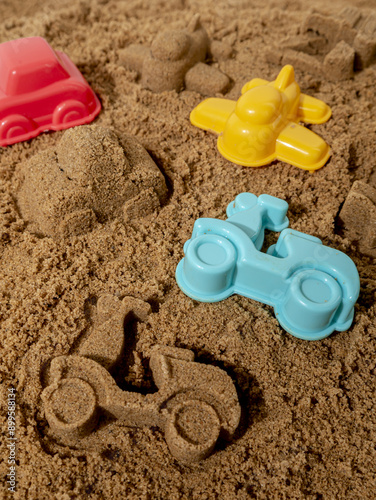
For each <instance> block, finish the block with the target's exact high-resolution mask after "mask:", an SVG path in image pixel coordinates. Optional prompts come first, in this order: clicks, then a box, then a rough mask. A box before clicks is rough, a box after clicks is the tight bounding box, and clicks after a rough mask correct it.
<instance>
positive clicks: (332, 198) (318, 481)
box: [0, 0, 376, 500]
mask: <svg viewBox="0 0 376 500" xmlns="http://www.w3.org/2000/svg"><path fill="white" fill-rule="evenodd" d="M351 4H352V5H357V6H360V7H364V8H376V4H375V2H374V1H373V0H371V1H370V0H368V1H362V0H354V1H352V2H351ZM345 5H348V3H347V2H346V1H345V0H333V1H332V2H330V4H329V3H328V2H326V1H323V0H312V1H311V2H309V6H310V7H315V8H317V9H319V10H320V12H328V11H329V12H332V13H335V12H338V11H339V10H340V9H341V8H342V7H343V6H345ZM197 12H198V13H200V15H201V21H202V23H203V25H204V26H205V28H206V30H207V31H208V34H209V36H210V38H211V39H214V40H218V41H224V42H226V43H228V44H230V45H232V46H233V49H234V57H233V58H230V59H227V60H222V61H220V62H219V63H214V65H215V66H217V67H218V68H219V69H220V70H221V71H222V72H223V73H225V74H227V75H228V76H229V77H230V78H231V80H232V89H231V90H230V91H229V94H228V96H229V97H230V98H237V97H238V96H239V93H240V89H241V87H242V85H243V84H244V83H245V82H246V81H248V80H250V79H251V78H253V77H263V78H266V79H273V78H274V77H275V76H276V75H277V73H278V71H279V69H280V67H279V66H277V65H273V64H272V63H269V62H267V59H266V53H267V51H268V49H269V48H270V46H271V45H276V44H278V41H279V40H280V39H282V38H284V37H286V36H287V35H294V34H296V33H297V31H298V28H299V26H300V25H301V23H302V20H303V19H304V17H305V15H306V3H305V2H303V1H302V0H301V1H299V0H273V1H267V2H265V1H264V0H253V1H242V0H231V1H220V2H219V1H218V0H206V1H205V2H198V1H195V0H192V1H189V2H184V1H181V0H173V1H170V2H168V1H163V0H156V1H154V2H147V1H144V0H133V1H129V2H116V1H114V0H109V1H106V0H94V1H92V2H89V1H78V0H68V1H67V2H65V6H64V7H63V6H61V4H60V3H59V2H56V1H54V2H52V1H51V0H45V1H41V0H38V1H31V2H27V5H26V6H25V4H24V1H22V2H21V1H19V0H18V1H14V2H10V1H7V2H3V3H2V5H1V6H0V14H1V24H0V41H1V42H3V41H6V40H8V39H13V38H18V37H23V36H32V35H41V36H43V37H45V38H46V39H47V40H48V41H49V42H50V43H51V44H52V46H53V47H54V48H55V49H59V50H63V51H65V52H66V53H68V54H69V56H70V57H71V58H72V60H73V61H74V62H75V63H76V64H77V65H78V67H79V68H80V70H81V71H82V72H83V74H84V76H85V77H86V79H87V80H88V81H89V83H90V84H91V85H92V87H93V88H94V90H95V91H96V92H97V93H98V94H99V96H100V98H101V100H102V103H103V111H102V112H101V114H100V115H99V117H98V119H97V120H96V123H97V124H99V125H101V126H103V127H112V128H113V130H114V131H115V132H116V133H117V134H118V135H119V136H122V135H134V136H135V137H136V138H137V139H138V140H139V141H140V143H141V144H142V145H143V146H144V147H145V148H146V149H147V151H148V152H149V153H150V155H151V156H152V158H153V160H154V161H155V162H156V164H157V165H158V167H159V168H160V170H161V171H162V172H163V174H164V176H165V179H166V182H167V186H168V190H169V192H168V196H167V197H166V198H165V199H164V200H163V202H162V206H161V207H159V208H158V207H157V208H155V211H154V213H153V214H152V215H149V216H147V217H145V218H143V219H137V220H135V219H134V220H131V221H128V222H127V223H126V224H125V223H124V220H123V219H122V218H121V217H117V216H115V217H114V218H111V219H110V220H107V221H104V222H100V223H98V224H96V225H94V229H93V230H92V231H89V232H87V233H85V234H81V235H77V236H73V237H70V238H68V239H67V240H65V241H60V240H57V239H53V238H51V237H42V236H41V235H38V234H36V233H34V232H31V230H30V228H28V227H27V225H26V222H25V221H24V220H23V219H22V218H21V215H20V211H19V208H18V206H17V203H16V194H17V192H18V190H19V189H20V183H21V180H22V175H21V174H22V165H23V164H24V162H25V161H26V160H28V159H29V158H31V157H32V156H33V155H35V154H36V153H42V152H43V151H47V150H54V148H57V147H58V146H57V145H58V143H59V141H60V139H61V138H62V136H63V132H57V133H49V134H42V135H40V136H39V137H37V138H36V139H33V140H32V141H30V142H27V143H23V144H16V145H14V146H12V147H9V148H6V149H2V150H1V152H0V184H1V198H0V204H1V206H0V242H1V247H0V252H1V262H0V294H1V302H0V318H1V333H0V335H1V336H0V359H1V361H0V364H1V385H0V387H1V415H0V421H1V428H2V431H3V435H4V437H5V438H6V437H8V431H7V420H6V417H7V406H6V401H7V394H8V388H9V387H15V388H16V389H17V398H16V402H17V404H16V415H17V421H16V435H17V439H18V441H17V448H16V460H17V462H16V463H17V465H16V473H17V481H16V482H17V484H16V493H15V494H13V493H10V492H8V491H7V487H8V485H7V483H6V474H8V473H9V464H8V458H9V453H10V452H9V450H10V448H8V447H7V444H8V441H6V439H2V440H1V464H0V473H1V486H0V488H1V489H0V496H1V497H2V498H11V497H12V496H14V498H30V499H51V498H56V499H62V500H63V499H64V500H65V499H69V498H79V499H82V498H91V499H102V498H116V499H118V498H127V499H128V498H134V499H141V498H143V499H147V498H161V499H175V498H176V499H177V498H192V499H212V498H221V499H222V498H223V499H234V498H265V499H270V498H289V499H290V498H293V499H295V498H296V499H303V498H304V499H305V498H310V499H311V498H312V499H320V498H324V499H332V498H340V499H374V498H375V496H376V494H375V491H376V465H375V464H376V408H375V405H376V378H375V376H376V361H375V352H376V327H375V288H376V287H375V285H376V267H375V261H374V260H373V259H371V258H369V257H366V256H365V255H363V254H361V253H360V252H359V250H358V249H357V247H355V246H354V245H353V244H352V243H351V242H350V241H349V240H348V239H346V238H345V237H344V234H343V233H342V230H341V229H340V227H339V226H338V224H337V216H338V213H339V210H340V208H341V206H342V204H343V202H344V200H345V198H346V196H347V194H348V192H349V190H350V188H351V185H352V183H353V182H354V181H355V180H359V181H363V182H371V181H372V180H373V181H374V180H375V178H376V176H375V174H374V173H373V171H374V167H375V130H376V98H375V91H374V88H375V75H376V71H375V67H372V66H370V67H369V68H367V69H365V70H363V71H361V72H359V73H356V74H355V77H354V78H353V79H350V80H345V81H341V82H338V83H336V82H335V81H334V82H327V81H325V80H324V79H323V78H320V77H318V76H312V75H310V74H309V73H308V72H303V71H297V72H296V77H297V81H298V83H299V84H300V86H301V89H302V91H303V92H305V93H308V94H310V95H314V96H316V97H318V98H321V99H323V100H324V101H325V102H327V103H328V104H329V105H330V106H331V107H332V110H333V117H332V118H331V120H330V121H328V122H327V123H326V124H324V125H320V126H312V129H313V130H315V131H316V132H317V133H318V134H319V135H320V136H322V137H323V138H324V139H325V140H326V141H327V142H328V143H329V144H330V145H331V147H332V150H333V155H332V158H331V159H330V161H329V163H328V164H327V165H326V166H325V167H324V168H322V169H321V170H319V171H317V172H315V173H314V174H312V175H310V174H309V173H308V172H305V171H302V170H299V169H297V168H295V167H292V166H288V165H286V164H283V163H280V162H274V163H273V164H272V165H270V166H267V167H263V168H258V169H252V168H242V167H239V166H235V165H232V164H230V163H229V162H227V161H226V160H225V159H224V158H222V157H221V156H220V155H219V154H218V152H217V149H216V147H215V141H216V139H215V137H214V136H211V135H209V134H206V133H204V132H203V131H201V130H198V129H196V128H194V127H192V126H191V125H190V123H189V119H188V117H189V112H190V111H191V110H192V108H193V107H194V106H195V105H197V104H198V103H199V102H200V101H201V100H202V96H200V95H199V94H197V93H194V92H190V91H182V92H181V93H176V92H175V91H171V92H165V93H162V94H153V93H151V92H150V91H148V90H144V89H142V88H141V86H140V85H139V82H138V81H137V80H136V73H135V72H134V71H131V70H127V69H125V68H124V67H122V66H121V65H120V64H119V54H120V53H121V50H122V49H124V48H125V47H126V46H128V45H129V44H131V43H137V44H145V45H148V46H150V44H151V42H152V40H153V39H154V37H155V35H156V34H157V33H158V32H159V31H160V30H162V29H166V28H169V29H184V28H185V27H186V26H187V24H188V22H189V21H190V19H191V18H192V16H193V15H194V14H195V13H197ZM370 179H371V181H370ZM373 185H374V187H375V184H373ZM242 191H251V192H253V193H255V194H257V195H259V194H262V193H268V194H271V195H274V196H279V197H281V198H283V199H286V200H287V201H288V202H289V204H290V206H289V213H288V216H289V218H290V225H291V227H293V228H294V229H297V230H302V231H304V232H307V233H309V234H312V235H315V236H318V237H319V238H321V239H322V240H323V241H324V243H325V244H327V245H330V246H333V247H335V248H338V249H339V250H341V251H344V252H345V253H347V254H348V255H349V256H351V257H352V258H353V260H354V261H355V263H356V265H357V267H358V270H359V274H360V278H361V293H360V298H359V300H358V303H357V306H356V312H355V321H354V323H353V325H352V327H351V329H350V330H349V331H347V332H341V333H334V334H333V335H332V336H330V337H329V338H328V339H325V340H323V341H319V342H312V343H309V342H306V341H301V340H298V339H296V338H294V337H292V336H291V335H288V334H287V333H285V332H284V331H283V330H282V329H281V328H280V327H279V325H278V323H277V321H276V319H275V317H274V315H273V312H272V310H271V308H269V307H267V306H264V305H262V304H260V303H257V302H254V301H252V300H249V299H245V298H242V297H240V296H234V297H231V298H229V299H227V300H225V301H223V302H220V303H217V304H202V303H195V302H193V301H192V300H191V299H189V298H188V297H186V296H185V295H184V294H183V293H182V292H181V291H180V290H179V288H178V287H177V285H176V282H175V278H174V273H175V268H176V265H177V263H178V261H179V260H180V259H181V257H182V255H183V244H184V242H185V241H186V240H187V239H188V238H189V236H190V234H191V231H192V227H193V223H194V221H195V220H196V219H197V218H198V217H199V216H206V217H219V218H225V209H226V206H227V204H228V203H229V202H230V201H231V200H233V199H234V198H235V196H236V195H237V194H238V193H240V192H242ZM103 294H112V295H115V296H117V297H119V298H123V297H124V296H126V295H129V296H133V297H136V298H139V299H142V300H144V301H147V302H149V304H150V305H151V307H152V313H151V314H150V315H149V317H148V320H147V321H146V322H136V323H134V325H133V328H132V329H131V332H128V335H131V336H132V335H133V337H132V339H131V340H129V351H130V352H131V353H132V354H133V355H132V356H128V357H127V359H126V361H127V362H129V363H130V367H129V370H128V372H127V381H128V382H131V383H132V384H133V385H134V386H136V388H138V390H139V391H141V392H143V393H146V392H150V391H152V390H153V385H152V378H151V374H150V371H149V368H148V359H149V357H150V353H151V350H152V347H153V346H154V345H155V344H162V345H167V346H177V347H183V348H188V349H192V350H193V351H194V353H195V354H196V359H197V360H198V361H199V362H202V363H210V364H213V365H216V366H219V367H220V368H222V369H224V370H225V371H226V372H227V373H228V374H229V375H230V376H231V377H232V380H233V381H234V383H235V385H236V388H237V390H238V394H239V400H240V403H241V405H242V409H243V415H242V418H241V422H240V426H239V429H238V431H237V433H236V434H235V437H234V439H233V440H232V441H231V442H230V443H229V444H226V443H224V442H223V443H220V444H219V446H217V448H216V450H215V452H214V453H213V454H212V455H211V456H210V457H209V458H207V459H206V460H204V461H202V462H201V463H200V464H199V465H191V466H186V465H183V464H182V463H180V462H178V461H177V460H176V459H175V458H174V457H173V456H172V455H171V453H170V452H169V450H168V448H167V444H166V442H165V440H164V436H163V433H162V432H161V431H160V430H159V429H158V428H130V427H125V426H121V425H119V424H117V423H116V422H112V421H108V422H105V424H106V425H107V426H108V427H107V429H108V442H107V444H106V447H105V449H103V450H101V449H94V450H90V451H85V450H81V449H75V448H69V447H64V446H61V447H57V445H56V443H55V442H54V441H53V440H52V439H51V438H50V437H49V432H48V424H47V422H46V420H45V416H44V413H43V409H42V405H41V399H40V395H41V392H42V388H43V377H42V379H41V372H43V370H42V368H43V367H44V364H45V363H46V362H47V361H48V360H49V359H50V358H51V357H53V356H57V355H65V354H68V353H69V352H70V351H71V349H72V348H74V346H75V345H76V343H77V341H78V339H79V338H82V336H85V334H86V333H87V332H88V331H90V328H91V325H92V321H93V310H94V308H95V307H94V306H95V304H96V301H97V299H98V298H99V297H100V296H101V295H103ZM123 378H124V377H123Z"/></svg>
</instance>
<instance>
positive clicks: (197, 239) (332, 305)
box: [176, 193, 359, 340]
mask: <svg viewBox="0 0 376 500" xmlns="http://www.w3.org/2000/svg"><path fill="white" fill-rule="evenodd" d="M287 209H288V204H287V203H286V202H285V201H284V200H281V199H279V198H275V197H274V196H269V195H267V194H263V195H261V196H259V197H257V196H255V195H254V194H251V193H242V194H239V195H238V196H237V197H236V199H235V201H233V202H231V203H230V204H229V205H228V207H227V215H228V219H227V220H225V221H223V220H218V219H198V220H197V221H196V222H195V224H194V229H193V234H192V238H191V239H189V240H188V241H187V242H186V243H185V245H184V253H185V257H184V258H183V259H182V260H181V261H180V262H179V264H178V267H177V269H176V280H177V283H178V285H179V287H180V288H181V289H182V291H183V292H184V293H185V294H186V295H188V296H189V297H191V298H192V299H194V300H198V301H201V302H218V301H220V300H223V299H226V298H227V297H229V296H230V295H232V294H235V293H237V294H240V295H244V296H246V297H249V298H251V299H254V300H258V301H260V302H263V303H265V304H269V305H271V306H273V307H274V312H275V315H276V317H277V319H278V321H279V323H280V325H281V326H282V327H283V328H284V329H285V330H286V331H287V332H289V333H291V334H292V335H294V336H295V337H298V338H300V339H304V340H319V339H323V338H325V337H327V336H329V335H330V334H331V333H332V332H333V331H334V330H338V331H344V330H347V329H348V328H349V327H350V325H351V323H352V320H353V317H354V304H355V302H356V300H357V298H358V295H359V275H358V271H357V269H356V267H355V264H354V263H353V261H352V260H351V259H350V258H349V257H348V256H347V255H345V254H344V253H342V252H340V251H339V250H335V249H334V248H330V247H327V246H324V245H323V244H322V242H321V240H320V239H318V238H316V237H314V236H309V235H307V234H304V233H301V232H299V231H295V230H293V229H287V226H288V224H289V221H288V218H287V217H286V213H287ZM265 229H269V230H271V231H282V232H281V234H280V236H279V238H278V241H277V243H276V244H275V245H272V246H271V247H270V248H269V249H268V250H267V253H264V252H261V251H260V249H261V247H262V244H263V241H264V230H265Z"/></svg>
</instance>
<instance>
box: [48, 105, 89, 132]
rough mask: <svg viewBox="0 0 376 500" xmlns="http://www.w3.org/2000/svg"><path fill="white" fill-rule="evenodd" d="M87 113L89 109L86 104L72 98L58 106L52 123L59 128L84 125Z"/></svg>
mask: <svg viewBox="0 0 376 500" xmlns="http://www.w3.org/2000/svg"><path fill="white" fill-rule="evenodd" d="M87 115H88V110H87V107H86V106H85V104H83V103H82V102H79V101H75V100H74V99H70V100H68V101H65V102H63V103H62V104H59V106H57V108H56V109H55V111H54V114H53V118H52V123H53V125H54V126H55V127H57V128H68V127H72V126H75V125H82V124H83V123H84V122H85V117H86V116H87Z"/></svg>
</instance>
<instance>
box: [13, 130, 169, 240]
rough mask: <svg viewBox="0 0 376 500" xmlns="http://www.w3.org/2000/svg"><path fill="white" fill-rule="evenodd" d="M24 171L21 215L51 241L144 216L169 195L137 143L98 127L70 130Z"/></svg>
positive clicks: (152, 164)
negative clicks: (112, 220) (52, 147)
mask: <svg viewBox="0 0 376 500" xmlns="http://www.w3.org/2000/svg"><path fill="white" fill-rule="evenodd" d="M21 168H22V174H23V176H24V181H23V184H22V187H21V189H20V191H19V193H18V204H19V207H20V211H21V214H22V216H23V217H24V219H25V220H27V221H29V222H31V228H33V227H34V230H35V231H37V232H39V233H42V234H44V235H48V236H55V237H56V236H63V237H69V236H72V235H77V234H80V233H83V232H85V231H88V230H91V229H92V228H93V227H94V225H95V224H96V222H97V221H98V222H102V223H103V222H105V221H107V220H111V219H113V218H114V217H116V216H120V217H123V218H125V219H126V220H128V219H133V218H140V217H143V216H145V215H148V214H150V213H152V212H153V211H154V210H155V209H156V208H157V207H158V206H159V205H160V201H161V200H163V199H164V197H165V196H166V193H167V188H166V184H165V181H164V177H163V175H162V173H161V172H160V171H159V169H158V167H157V166H156V165H155V163H154V162H153V160H152V159H151V158H150V156H149V155H148V153H147V152H146V151H145V150H144V149H143V148H142V146H141V145H140V144H138V143H137V141H136V140H135V139H133V138H132V137H122V139H121V140H119V138H118V137H117V136H116V134H115V133H114V132H112V131H111V130H109V129H106V128H101V127H96V126H90V127H76V128H74V129H70V130H68V131H67V132H66V133H65V134H64V135H63V137H62V139H61V140H60V142H59V144H58V145H57V147H56V149H54V150H47V151H43V152H42V153H39V154H37V155H35V156H34V157H33V158H31V159H30V160H29V161H28V162H26V163H25V165H23V166H22V167H21Z"/></svg>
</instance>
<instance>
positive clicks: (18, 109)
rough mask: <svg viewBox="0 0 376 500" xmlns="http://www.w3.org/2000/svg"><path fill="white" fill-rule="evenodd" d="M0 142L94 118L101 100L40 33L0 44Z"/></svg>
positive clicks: (14, 140)
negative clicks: (37, 35) (39, 35)
mask: <svg viewBox="0 0 376 500" xmlns="http://www.w3.org/2000/svg"><path fill="white" fill-rule="evenodd" d="M0 65H1V78H0V146H8V145H10V144H14V143H16V142H21V141H27V140H28V139H31V138H32V137H36V136H37V135H39V134H40V133H41V132H43V131H45V130H63V129H66V128H69V127H75V126H77V125H83V124H84V123H89V122H91V121H93V120H94V118H95V117H96V116H97V114H98V113H99V111H100V109H101V104H100V102H99V100H98V98H97V96H96V95H95V94H94V92H93V91H92V90H91V88H90V87H89V85H88V83H87V82H86V81H85V79H84V78H83V76H82V75H81V73H80V72H79V70H78V69H77V67H76V66H75V65H74V64H73V62H72V61H71V60H70V59H69V57H68V56H67V55H66V54H64V53H63V52H59V51H56V52H55V51H54V50H53V49H52V48H51V47H50V46H49V44H48V43H47V41H46V40H44V39H43V38H41V37H31V38H20V39H18V40H11V41H9V42H5V43H2V44H0Z"/></svg>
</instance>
